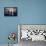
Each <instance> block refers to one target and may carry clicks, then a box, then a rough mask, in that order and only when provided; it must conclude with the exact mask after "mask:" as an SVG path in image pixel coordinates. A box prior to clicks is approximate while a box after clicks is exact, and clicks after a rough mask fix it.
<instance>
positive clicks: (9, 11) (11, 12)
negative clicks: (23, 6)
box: [4, 7, 17, 16]
mask: <svg viewBox="0 0 46 46" xmlns="http://www.w3.org/2000/svg"><path fill="white" fill-rule="evenodd" d="M4 16H17V7H5V8H4Z"/></svg>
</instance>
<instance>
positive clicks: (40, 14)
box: [0, 0, 46, 44]
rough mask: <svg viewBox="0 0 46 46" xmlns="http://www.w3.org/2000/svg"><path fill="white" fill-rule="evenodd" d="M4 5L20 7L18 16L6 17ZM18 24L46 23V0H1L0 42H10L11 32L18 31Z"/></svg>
mask: <svg viewBox="0 0 46 46" xmlns="http://www.w3.org/2000/svg"><path fill="white" fill-rule="evenodd" d="M4 7H18V16H17V17H4ZM17 24H46V0H0V44H7V43H8V39H7V36H8V34H9V32H18V30H17ZM16 42H17V40H16Z"/></svg>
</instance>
